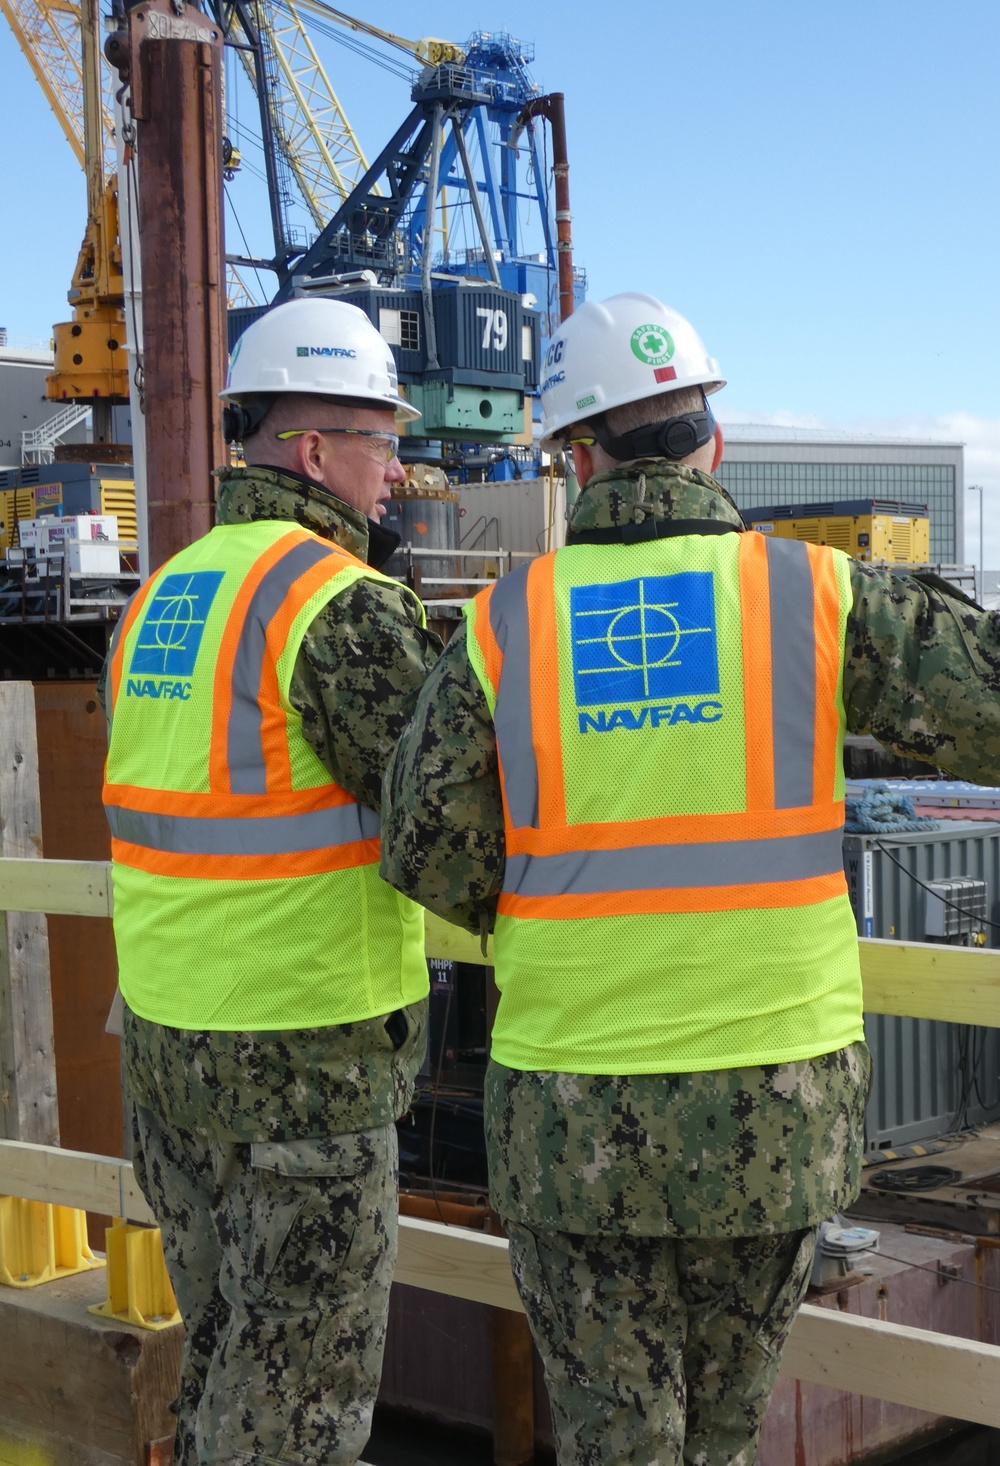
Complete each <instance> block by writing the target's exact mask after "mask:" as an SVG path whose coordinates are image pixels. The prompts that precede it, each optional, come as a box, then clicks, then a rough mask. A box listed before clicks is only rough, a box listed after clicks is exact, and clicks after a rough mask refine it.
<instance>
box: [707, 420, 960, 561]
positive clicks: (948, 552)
mask: <svg viewBox="0 0 1000 1466" xmlns="http://www.w3.org/2000/svg"><path fill="white" fill-rule="evenodd" d="M722 426H723V432H724V433H725V435H726V455H725V458H724V459H723V462H722V464H721V465H720V467H719V469H718V472H717V474H716V477H717V478H718V479H719V481H720V483H722V484H724V486H725V487H726V488H727V489H728V490H729V492H730V493H731V494H732V496H733V498H734V499H735V500H736V503H737V504H738V505H739V507H740V508H741V509H756V508H760V507H763V506H764V505H766V504H816V503H829V502H830V501H832V500H833V501H835V500H840V499H865V498H872V499H900V500H906V501H907V502H909V503H914V502H916V503H919V504H926V505H927V507H928V511H929V514H930V521H931V560H932V561H933V562H934V563H935V564H942V565H954V564H958V563H961V562H962V561H963V560H964V558H965V515H964V498H965V465H964V456H965V455H964V445H963V444H962V443H938V442H930V441H927V440H921V439H916V438H876V437H871V438H866V437H859V436H856V435H851V434H848V433H843V434H840V433H834V432H830V431H829V430H822V431H821V430H817V429H812V428H780V427H762V426H757V425H751V424H746V423H723V425H722Z"/></svg>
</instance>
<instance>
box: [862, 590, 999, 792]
mask: <svg viewBox="0 0 1000 1466" xmlns="http://www.w3.org/2000/svg"><path fill="white" fill-rule="evenodd" d="M851 584H852V587H853V590H854V605H853V608H852V611H851V614H850V617H849V618H848V623H847V661H846V664H845V669H844V704H845V707H846V709H847V730H848V732H849V733H871V734H873V735H874V736H875V737H876V738H877V739H878V740H879V742H880V743H884V744H886V745H887V747H890V748H894V749H896V751H897V752H898V753H902V754H905V755H906V756H907V757H908V758H915V759H921V760H923V761H924V762H926V763H930V764H935V765H936V766H937V767H939V768H941V769H944V770H945V771H946V772H947V773H949V774H951V775H952V776H953V777H954V778H956V779H971V780H972V782H973V783H978V784H990V785H994V784H1000V615H998V614H997V612H996V611H983V610H981V609H980V608H979V607H978V606H977V605H976V604H975V602H974V601H970V600H969V598H968V597H967V596H964V595H963V594H962V593H961V591H958V590H956V589H955V588H954V587H953V586H949V585H947V584H946V582H944V581H942V580H939V579H938V577H937V576H927V577H924V576H922V575H919V574H918V575H915V576H904V575H895V574H894V573H893V572H892V571H891V570H880V569H875V568H872V567H870V566H868V565H861V564H859V563H858V562H857V561H853V562H852V564H851Z"/></svg>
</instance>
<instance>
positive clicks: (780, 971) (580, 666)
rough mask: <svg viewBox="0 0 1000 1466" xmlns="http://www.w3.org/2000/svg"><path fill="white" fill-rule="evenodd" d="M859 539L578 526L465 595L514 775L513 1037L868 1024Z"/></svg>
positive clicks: (502, 945) (509, 822)
mask: <svg viewBox="0 0 1000 1466" xmlns="http://www.w3.org/2000/svg"><path fill="white" fill-rule="evenodd" d="M848 565H849V562H848V560H847V557H846V556H845V555H841V554H840V553H839V552H836V551H833V550H829V549H826V548H821V547H818V546H814V545H807V544H800V543H795V542H792V541H787V540H771V539H768V538H767V537H766V536H763V535H759V534H737V533H726V534H715V535H708V534H706V535H685V536H680V537H677V538H673V539H670V538H668V539H663V540H656V541H652V542H648V543H642V544H631V545H602V546H591V545H585V544H584V545H569V546H567V547H566V548H565V549H561V550H557V551H555V552H554V553H552V554H549V555H546V556H543V557H541V558H540V559H538V560H536V561H534V562H533V563H532V564H531V565H530V566H528V567H527V568H526V569H525V570H523V571H518V572H515V573H514V574H512V575H509V576H505V577H504V578H503V579H502V580H501V581H499V582H497V583H496V584H495V585H494V586H492V587H490V588H489V589H488V590H486V591H484V592H483V593H482V594H480V595H479V596H477V597H476V599H475V601H474V602H473V604H472V605H471V606H470V607H469V608H468V610H467V636H468V645H469V649H470V656H471V659H472V662H473V665H474V667H475V669H476V672H477V675H478V677H479V680H480V682H481V684H482V687H483V690H484V693H485V695H486V697H487V700H488V702H489V704H490V707H491V710H492V714H493V720H494V726H495V730H496V737H497V748H498V753H499V761H500V772H501V782H502V788H503V796H504V822H505V835H506V865H505V878H504V885H503V890H502V893H501V896H500V899H499V916H498V920H497V927H496V937H495V952H496V972H497V983H498V986H499V987H500V989H501V993H502V997H501V1002H500V1007H499V1011H498V1013H497V1017H496V1021H495V1023H494V1028H493V1055H494V1057H495V1058H496V1059H498V1060H499V1061H500V1062H501V1063H503V1064H506V1065H508V1066H510V1067H512V1068H516V1069H526V1070H557V1071H564V1072H570V1073H573V1072H576V1073H594V1074H604V1073H607V1074H622V1073H659V1072H694V1071H697V1070H702V1069H706V1070H711V1069H723V1068H737V1067H741V1066H745V1065H760V1064H769V1063H775V1064H777V1063H782V1062H786V1061H789V1060H794V1059H805V1058H812V1057H816V1056H817V1055H820V1054H823V1053H829V1052H832V1051H833V1050H835V1049H838V1048H841V1047H843V1046H844V1045H845V1044H848V1043H852V1042H854V1041H855V1040H857V1039H860V1038H862V1037H863V1026H862V1016H861V979H860V971H859V964H858V955H857V935H856V927H855V923H854V918H853V915H852V912H851V906H850V902H849V899H848V896H847V887H846V882H845V879H844V870H843V857H842V832H843V808H844V806H843V794H844V790H843V770H842V762H841V755H842V746H843V732H844V708H843V701H842V693H841V685H842V668H843V654H844V641H845V633H846V620H847V613H848V610H849V608H850V605H851V585H850V572H849V568H848Z"/></svg>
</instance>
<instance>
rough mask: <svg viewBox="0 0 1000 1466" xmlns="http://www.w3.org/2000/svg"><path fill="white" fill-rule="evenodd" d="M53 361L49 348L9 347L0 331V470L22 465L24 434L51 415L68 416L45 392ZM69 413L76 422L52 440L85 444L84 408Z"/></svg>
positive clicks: (33, 429) (43, 422)
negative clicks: (46, 379)
mask: <svg viewBox="0 0 1000 1466" xmlns="http://www.w3.org/2000/svg"><path fill="white" fill-rule="evenodd" d="M52 363H53V356H52V352H51V350H49V348H48V347H43V346H33V347H22V346H8V345H7V342H6V332H2V331H0V469H5V468H19V467H20V466H21V460H22V444H23V438H22V435H23V434H25V433H27V434H35V433H37V432H38V431H39V430H40V429H42V428H43V427H44V425H45V424H46V423H48V422H50V421H51V420H52V419H53V418H54V417H60V418H64V417H66V416H67V414H66V409H65V408H64V407H60V405H59V404H58V403H57V402H51V401H50V400H49V399H48V398H47V397H46V395H45V378H46V376H47V375H48V373H49V372H50V371H51V370H52ZM71 406H72V407H74V408H75V404H71ZM69 416H75V417H76V421H75V422H74V423H71V424H68V425H67V426H65V427H64V428H63V430H62V431H61V432H60V433H59V434H58V437H57V438H55V439H53V442H55V441H58V442H63V443H86V442H87V439H88V437H89V433H88V431H87V412H86V409H85V410H84V411H83V412H74V413H71V414H69ZM49 459H51V452H49Z"/></svg>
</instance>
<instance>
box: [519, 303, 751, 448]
mask: <svg viewBox="0 0 1000 1466" xmlns="http://www.w3.org/2000/svg"><path fill="white" fill-rule="evenodd" d="M725 385H726V383H725V379H724V378H723V377H722V376H721V375H720V373H719V363H718V362H717V361H716V360H715V358H714V357H712V356H709V354H708V352H707V351H706V350H705V348H704V346H703V345H702V342H701V338H700V337H699V336H698V333H697V332H696V331H695V329H694V327H693V326H692V325H691V324H690V322H688V321H686V320H685V319H684V317H683V316H682V315H678V313H677V311H675V310H672V309H671V308H670V306H669V305H664V304H663V302H662V301H661V300H657V299H656V297H655V296H653V295H642V294H639V293H638V292H633V291H628V292H625V293H624V294H622V295H612V296H611V297H610V299H608V300H602V301H595V300H587V301H584V303H583V305H581V306H578V307H577V309H576V310H575V311H574V312H573V314H572V315H571V316H569V317H568V318H567V319H566V320H565V321H563V322H562V324H561V325H560V326H558V327H557V329H556V330H555V332H554V333H553V336H552V339H551V341H550V342H549V348H548V351H547V352H546V355H545V366H544V369H543V371H542V440H541V442H542V447H543V448H545V449H548V450H549V451H550V452H552V451H555V450H557V449H558V448H559V447H560V446H561V435H562V434H563V433H564V432H565V430H566V429H567V428H569V427H572V425H573V424H574V423H578V422H584V421H586V420H587V419H589V418H593V417H595V416H597V415H599V414H600V413H604V412H607V411H609V409H610V408H612V407H623V406H624V405H625V403H626V402H639V401H641V400H642V398H644V397H655V396H656V395H657V393H659V392H669V391H674V390H678V389H680V388H681V387H701V388H703V390H704V391H705V394H706V395H707V394H708V393H710V392H717V391H718V390H719V388H720V387H724V386H725Z"/></svg>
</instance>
